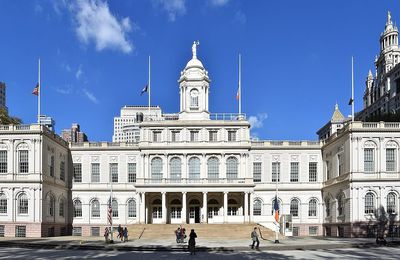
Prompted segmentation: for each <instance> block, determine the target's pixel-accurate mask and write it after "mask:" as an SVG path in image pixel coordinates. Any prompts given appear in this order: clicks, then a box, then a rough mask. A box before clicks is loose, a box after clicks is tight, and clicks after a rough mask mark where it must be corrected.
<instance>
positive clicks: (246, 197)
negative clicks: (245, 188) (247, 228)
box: [243, 192, 249, 223]
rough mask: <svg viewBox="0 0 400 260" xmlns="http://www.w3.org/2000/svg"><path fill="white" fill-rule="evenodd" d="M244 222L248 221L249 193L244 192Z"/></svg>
mask: <svg viewBox="0 0 400 260" xmlns="http://www.w3.org/2000/svg"><path fill="white" fill-rule="evenodd" d="M243 215H244V222H245V223H247V222H249V193H248V192H245V193H244V211H243Z"/></svg>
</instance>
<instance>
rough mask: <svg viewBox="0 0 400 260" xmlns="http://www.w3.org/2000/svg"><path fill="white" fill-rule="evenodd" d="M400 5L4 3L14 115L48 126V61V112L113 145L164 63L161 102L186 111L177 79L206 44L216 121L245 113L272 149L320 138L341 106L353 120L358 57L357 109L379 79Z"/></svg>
mask: <svg viewBox="0 0 400 260" xmlns="http://www.w3.org/2000/svg"><path fill="white" fill-rule="evenodd" d="M399 7H400V4H399V1H395V0H393V1H386V0H385V1H382V0H374V1H373V0H353V1H349V0H335V1H333V0H332V1H320V0H304V1H298V0H291V1H288V0H285V1H261V0H260V1H256V0H254V1H244V0H243V1H239V0H204V1H200V0H170V1H168V0H151V1H144V0H143V1H139V0H136V1H104V0H99V1H89V0H78V1H65V0H64V1H62V0H59V1H50V0H48V1H46V0H42V1H39V0H38V1H35V0H32V1H22V0H2V1H0V10H1V13H2V14H1V16H0V34H1V40H0V60H1V62H0V81H4V82H6V84H7V105H8V107H9V111H10V114H12V115H15V116H18V117H20V118H22V119H23V121H24V123H33V122H35V121H36V113H37V99H36V97H35V96H33V95H32V94H31V92H32V90H33V88H34V86H35V84H36V82H37V60H38V58H39V57H40V58H41V61H42V112H43V113H44V114H47V115H49V116H52V117H53V118H54V119H55V120H56V130H57V132H58V133H59V132H60V131H61V129H63V128H68V127H70V125H71V123H73V122H77V123H79V124H80V125H81V128H82V130H83V131H85V132H86V133H87V135H88V137H89V139H90V140H93V141H110V140H111V138H112V134H113V118H114V116H117V115H119V111H120V108H121V107H122V106H124V105H146V104H147V97H145V96H142V97H141V96H140V95H139V94H140V90H141V89H142V88H143V86H144V85H145V84H146V82H147V59H148V55H151V57H152V104H154V105H160V106H161V107H162V109H163V111H164V112H166V113H173V112H178V111H179V89H178V84H177V80H178V78H179V74H180V71H181V70H182V69H183V68H184V66H185V64H186V63H187V61H188V60H189V59H190V58H191V44H192V43H193V41H194V40H199V41H200V46H199V48H198V57H199V59H200V60H201V61H202V62H203V64H204V66H205V67H206V69H207V70H208V71H209V76H210V78H211V80H212V83H211V90H210V111H211V112H212V113H216V112H237V101H236V99H235V96H236V90H237V81H238V79H237V65H238V64H237V59H238V53H241V54H242V97H243V101H242V108H243V112H245V113H246V114H247V116H248V117H249V116H252V121H253V122H254V124H253V129H252V135H253V136H258V137H259V138H261V139H288V140H298V139H316V134H315V132H316V131H317V130H318V129H319V128H320V127H321V126H323V125H324V124H325V123H326V122H327V121H328V120H329V119H330V117H331V115H332V112H333V109H334V105H335V103H336V101H337V102H338V103H339V106H340V108H341V111H342V112H343V114H344V115H348V114H350V113H351V111H350V107H349V106H348V105H347V102H348V99H349V97H350V93H351V56H352V55H354V57H355V68H354V69H355V97H356V98H355V106H356V111H357V110H360V109H361V108H362V95H363V91H364V81H365V77H366V76H367V72H368V70H369V69H372V70H373V71H374V63H373V61H374V57H375V55H377V54H378V51H379V35H380V33H381V32H382V31H383V29H384V25H385V21H386V16H387V11H388V10H391V11H392V19H393V20H394V21H395V22H396V21H397V22H399V23H400V8H399Z"/></svg>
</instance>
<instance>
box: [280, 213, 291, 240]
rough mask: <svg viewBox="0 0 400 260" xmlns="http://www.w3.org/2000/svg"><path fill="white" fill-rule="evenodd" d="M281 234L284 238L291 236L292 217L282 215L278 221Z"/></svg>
mask: <svg viewBox="0 0 400 260" xmlns="http://www.w3.org/2000/svg"><path fill="white" fill-rule="evenodd" d="M280 226H281V233H282V235H284V236H287V237H291V236H293V222H292V215H290V214H289V215H282V216H281V219H280Z"/></svg>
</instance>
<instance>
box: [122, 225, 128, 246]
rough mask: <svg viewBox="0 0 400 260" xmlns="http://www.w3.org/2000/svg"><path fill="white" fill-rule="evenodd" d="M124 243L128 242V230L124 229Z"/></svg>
mask: <svg viewBox="0 0 400 260" xmlns="http://www.w3.org/2000/svg"><path fill="white" fill-rule="evenodd" d="M123 235H124V242H128V229H127V228H126V227H125V228H124V234H123Z"/></svg>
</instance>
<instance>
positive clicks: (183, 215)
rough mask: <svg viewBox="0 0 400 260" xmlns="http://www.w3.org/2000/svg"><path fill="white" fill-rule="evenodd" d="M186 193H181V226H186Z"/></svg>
mask: <svg viewBox="0 0 400 260" xmlns="http://www.w3.org/2000/svg"><path fill="white" fill-rule="evenodd" d="M186 217H187V216H186V191H184V192H182V214H181V219H182V224H186V219H187V218H186Z"/></svg>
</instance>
